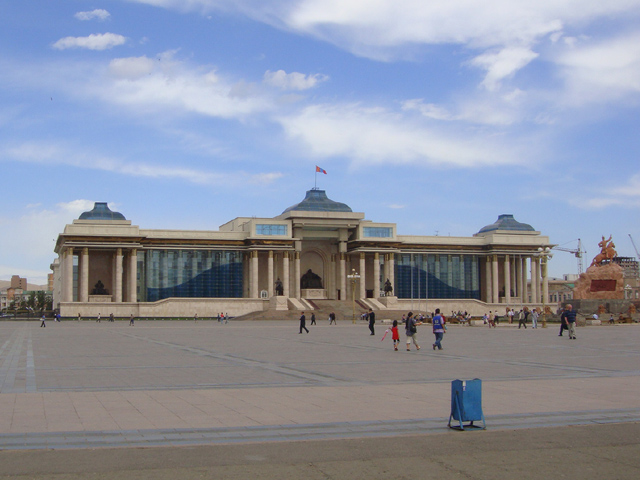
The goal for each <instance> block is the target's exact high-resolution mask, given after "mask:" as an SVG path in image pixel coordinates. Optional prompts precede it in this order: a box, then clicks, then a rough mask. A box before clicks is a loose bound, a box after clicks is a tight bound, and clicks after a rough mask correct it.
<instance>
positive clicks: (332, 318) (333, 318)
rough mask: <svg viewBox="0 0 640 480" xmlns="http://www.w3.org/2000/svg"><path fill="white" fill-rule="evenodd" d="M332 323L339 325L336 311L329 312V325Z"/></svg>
mask: <svg viewBox="0 0 640 480" xmlns="http://www.w3.org/2000/svg"><path fill="white" fill-rule="evenodd" d="M332 323H333V324H334V325H337V323H336V314H335V313H333V312H331V313H330V314H329V325H331V324H332Z"/></svg>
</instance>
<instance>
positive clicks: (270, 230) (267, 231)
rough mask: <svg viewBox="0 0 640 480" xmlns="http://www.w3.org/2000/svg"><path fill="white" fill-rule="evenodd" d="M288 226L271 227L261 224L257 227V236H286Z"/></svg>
mask: <svg viewBox="0 0 640 480" xmlns="http://www.w3.org/2000/svg"><path fill="white" fill-rule="evenodd" d="M286 234H287V226H286V225H270V224H265V223H259V224H257V225H256V235H286Z"/></svg>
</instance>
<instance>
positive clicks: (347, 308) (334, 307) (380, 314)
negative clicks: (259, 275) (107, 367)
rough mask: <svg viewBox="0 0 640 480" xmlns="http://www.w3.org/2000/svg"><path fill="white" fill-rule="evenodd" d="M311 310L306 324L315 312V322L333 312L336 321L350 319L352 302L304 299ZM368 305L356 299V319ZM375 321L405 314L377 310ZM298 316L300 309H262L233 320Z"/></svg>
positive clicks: (323, 319) (393, 318)
mask: <svg viewBox="0 0 640 480" xmlns="http://www.w3.org/2000/svg"><path fill="white" fill-rule="evenodd" d="M306 301H307V302H308V303H309V304H310V305H311V306H313V310H307V311H305V315H306V317H307V324H309V322H310V319H311V314H312V313H315V315H316V322H318V323H319V322H326V323H328V322H329V314H330V313H331V312H334V313H335V314H336V321H338V322H344V321H349V322H350V321H351V320H352V318H353V302H352V301H351V300H306ZM368 311H369V307H368V306H367V305H366V304H365V303H364V302H362V301H360V300H356V320H358V321H359V320H360V315H361V314H362V313H363V312H368ZM374 311H375V312H376V319H377V321H380V320H384V319H391V320H398V321H400V319H401V318H402V315H403V314H406V313H407V312H405V311H404V310H402V311H401V310H380V311H379V310H377V309H374ZM299 318H300V311H298V310H292V309H289V310H284V311H283V310H264V311H262V312H252V313H248V314H246V315H242V316H240V317H236V319H235V320H298V319H299Z"/></svg>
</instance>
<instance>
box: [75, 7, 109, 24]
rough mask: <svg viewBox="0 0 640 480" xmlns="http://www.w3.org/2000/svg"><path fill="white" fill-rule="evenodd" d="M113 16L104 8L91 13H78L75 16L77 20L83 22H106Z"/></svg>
mask: <svg viewBox="0 0 640 480" xmlns="http://www.w3.org/2000/svg"><path fill="white" fill-rule="evenodd" d="M110 16H111V14H110V13H109V12H107V11H106V10H104V9H102V8H96V9H95V10H91V11H90V12H78V13H76V14H75V15H74V17H75V18H77V19H78V20H81V21H88V20H93V19H98V20H106V19H107V18H109V17H110Z"/></svg>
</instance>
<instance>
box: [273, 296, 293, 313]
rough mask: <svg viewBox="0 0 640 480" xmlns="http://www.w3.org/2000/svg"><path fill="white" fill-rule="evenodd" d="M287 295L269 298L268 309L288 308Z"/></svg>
mask: <svg viewBox="0 0 640 480" xmlns="http://www.w3.org/2000/svg"><path fill="white" fill-rule="evenodd" d="M288 300H289V297H283V296H282V295H278V296H275V297H271V298H270V299H269V309H270V310H289V302H288Z"/></svg>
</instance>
